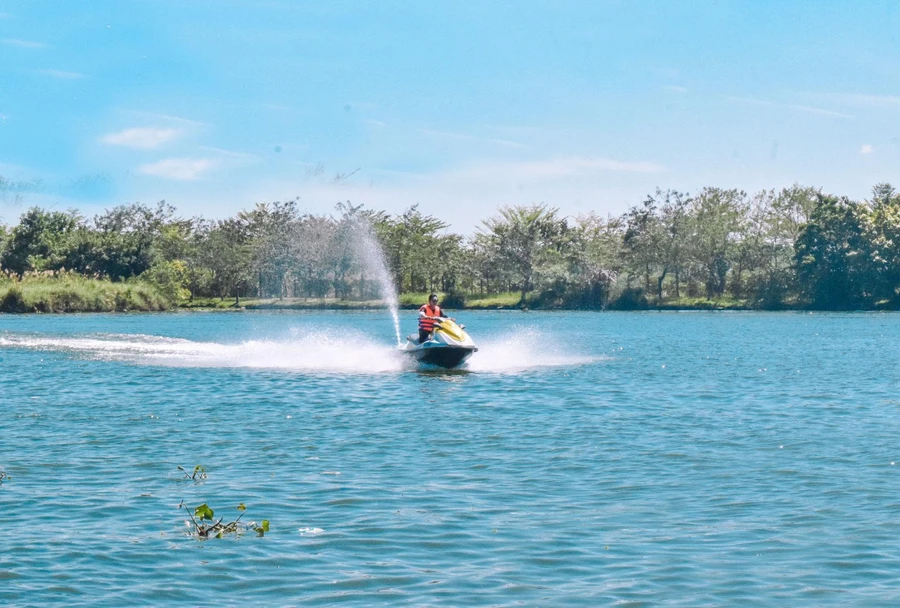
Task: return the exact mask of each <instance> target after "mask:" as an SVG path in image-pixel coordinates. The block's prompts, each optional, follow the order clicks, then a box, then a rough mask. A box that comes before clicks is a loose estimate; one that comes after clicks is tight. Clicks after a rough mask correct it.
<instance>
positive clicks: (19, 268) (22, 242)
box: [0, 207, 82, 276]
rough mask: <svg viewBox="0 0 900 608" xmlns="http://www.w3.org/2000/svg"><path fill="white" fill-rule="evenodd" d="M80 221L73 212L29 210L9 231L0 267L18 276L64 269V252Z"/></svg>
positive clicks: (0, 259)
mask: <svg viewBox="0 0 900 608" xmlns="http://www.w3.org/2000/svg"><path fill="white" fill-rule="evenodd" d="M81 223H82V219H81V217H80V216H79V215H78V214H77V213H76V212H74V211H73V212H69V213H63V212H61V211H44V210H43V209H40V208H38V207H32V208H31V209H29V210H28V211H27V212H25V214H24V215H22V217H21V219H20V220H19V224H18V225H17V226H15V227H14V228H13V229H12V232H11V234H10V236H9V237H8V239H7V241H6V247H5V248H4V250H3V254H2V257H0V266H2V267H3V268H4V269H6V270H10V271H12V272H15V273H16V274H18V275H19V276H22V275H23V274H25V273H26V272H28V271H30V270H58V269H60V268H63V267H64V264H65V262H66V252H67V249H68V247H69V245H70V241H71V239H72V236H73V234H74V233H75V231H76V230H77V229H78V227H79V226H80V225H81Z"/></svg>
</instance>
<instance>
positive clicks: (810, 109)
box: [722, 95, 853, 118]
mask: <svg viewBox="0 0 900 608" xmlns="http://www.w3.org/2000/svg"><path fill="white" fill-rule="evenodd" d="M722 98H723V99H727V100H728V101H733V102H735V103H741V104H745V105H754V106H762V107H766V108H784V109H786V110H796V111H798V112H804V113H806V114H816V115H818V116H831V117H834V118H853V116H851V115H850V114H844V113H843V112H835V111H834V110H826V109H824V108H817V107H814V106H805V105H800V104H796V103H776V102H774V101H766V100H765V99H752V98H750V97H735V96H732V95H723V96H722Z"/></svg>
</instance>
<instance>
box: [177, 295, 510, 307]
mask: <svg viewBox="0 0 900 608" xmlns="http://www.w3.org/2000/svg"><path fill="white" fill-rule="evenodd" d="M519 298H520V294H519V293H518V292H516V293H502V294H496V295H491V296H469V297H466V298H465V300H464V301H463V302H458V301H451V300H448V301H447V302H446V303H445V307H446V308H448V309H449V308H452V309H463V310H491V309H516V308H521V307H520V306H519ZM427 299H428V294H427V293H404V294H401V295H400V297H399V298H398V303H399V305H400V308H401V309H405V310H411V309H417V308H419V307H420V306H421V305H422V304H424V303H425V301H426V300H427ZM460 303H461V304H462V305H458V304H460ZM385 306H386V304H385V303H384V302H383V301H382V300H339V299H337V298H282V299H277V298H241V300H240V305H236V304H235V301H234V298H225V299H222V298H194V299H193V300H185V301H183V302H181V303H180V304H179V307H180V308H186V309H202V310H235V309H238V308H239V309H244V310H370V309H380V308H384V307H385Z"/></svg>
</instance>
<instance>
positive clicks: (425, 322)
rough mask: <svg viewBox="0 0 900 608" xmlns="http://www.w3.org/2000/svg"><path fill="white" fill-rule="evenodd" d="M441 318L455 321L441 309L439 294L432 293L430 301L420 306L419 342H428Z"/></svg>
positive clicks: (429, 297)
mask: <svg viewBox="0 0 900 608" xmlns="http://www.w3.org/2000/svg"><path fill="white" fill-rule="evenodd" d="M441 319H450V320H451V321H453V319H451V318H450V317H448V316H447V315H445V314H444V311H443V310H441V307H440V306H438V297H437V294H431V295H429V296H428V302H427V303H425V304H423V305H422V306H421V307H420V308H419V344H422V343H423V342H427V341H428V340H429V339H430V338H431V334H432V333H433V332H434V325H435V323H437V322H439V321H440V320H441Z"/></svg>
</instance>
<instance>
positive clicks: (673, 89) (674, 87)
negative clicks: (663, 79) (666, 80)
mask: <svg viewBox="0 0 900 608" xmlns="http://www.w3.org/2000/svg"><path fill="white" fill-rule="evenodd" d="M663 90H664V91H668V92H669V93H681V94H683V93H687V92H688V90H687V87H682V86H679V85H677V84H668V85H666V86H664V87H663Z"/></svg>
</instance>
